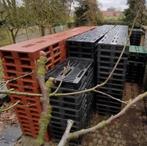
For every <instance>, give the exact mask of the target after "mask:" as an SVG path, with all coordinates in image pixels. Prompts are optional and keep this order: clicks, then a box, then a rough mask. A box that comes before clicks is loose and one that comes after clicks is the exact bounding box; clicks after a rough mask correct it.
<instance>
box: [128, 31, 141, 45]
mask: <svg viewBox="0 0 147 146" xmlns="http://www.w3.org/2000/svg"><path fill="white" fill-rule="evenodd" d="M142 34H143V31H142V29H133V31H132V35H131V37H130V44H131V45H135V46H140V43H141V37H142Z"/></svg>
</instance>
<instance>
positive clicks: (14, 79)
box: [1, 71, 34, 89]
mask: <svg viewBox="0 0 147 146" xmlns="http://www.w3.org/2000/svg"><path fill="white" fill-rule="evenodd" d="M33 73H34V72H33V71H32V72H29V73H26V74H24V75H22V76H19V77H16V78H13V79H10V80H7V81H2V82H1V83H3V86H2V87H1V89H2V88H3V87H5V86H7V84H8V83H10V82H12V81H16V80H18V79H20V78H24V77H26V76H29V75H31V74H33Z"/></svg>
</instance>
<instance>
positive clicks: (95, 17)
mask: <svg viewBox="0 0 147 146" xmlns="http://www.w3.org/2000/svg"><path fill="white" fill-rule="evenodd" d="M78 2H79V6H78V7H77V8H76V11H75V23H76V25H87V24H88V25H97V24H100V23H101V22H102V15H101V12H100V9H99V7H98V2H97V1H96V0H82V1H78Z"/></svg>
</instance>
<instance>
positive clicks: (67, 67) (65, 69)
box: [52, 63, 70, 96]
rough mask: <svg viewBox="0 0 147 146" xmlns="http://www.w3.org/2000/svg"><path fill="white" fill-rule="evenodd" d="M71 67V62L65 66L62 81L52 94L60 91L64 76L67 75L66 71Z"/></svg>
mask: <svg viewBox="0 0 147 146" xmlns="http://www.w3.org/2000/svg"><path fill="white" fill-rule="evenodd" d="M69 69H70V66H69V63H68V65H67V66H66V67H64V69H63V73H62V76H61V81H60V83H59V85H58V87H57V89H56V90H55V91H54V92H53V93H52V96H53V95H55V94H56V93H57V92H58V90H59V89H60V87H61V85H62V83H63V80H64V78H65V75H66V73H67V72H68V71H69ZM55 80H56V79H55Z"/></svg>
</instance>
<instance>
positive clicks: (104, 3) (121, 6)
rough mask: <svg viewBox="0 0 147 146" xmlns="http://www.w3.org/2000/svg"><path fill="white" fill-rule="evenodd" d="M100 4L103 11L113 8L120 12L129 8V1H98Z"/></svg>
mask: <svg viewBox="0 0 147 146" xmlns="http://www.w3.org/2000/svg"><path fill="white" fill-rule="evenodd" d="M98 1H99V3H100V7H101V9H103V10H106V9H107V8H110V7H113V8H116V9H118V10H123V9H125V8H127V0H98Z"/></svg>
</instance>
